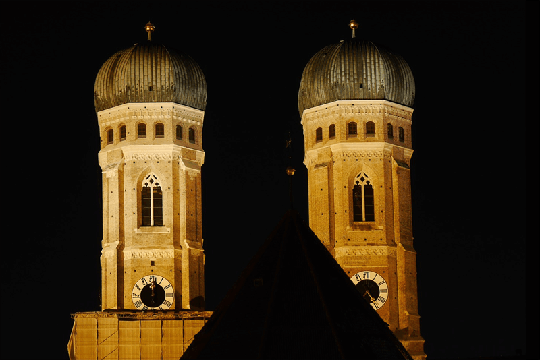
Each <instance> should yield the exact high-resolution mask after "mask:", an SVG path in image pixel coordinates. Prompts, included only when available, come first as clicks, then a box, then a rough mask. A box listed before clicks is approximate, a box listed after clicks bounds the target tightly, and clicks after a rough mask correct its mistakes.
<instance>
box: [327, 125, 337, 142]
mask: <svg viewBox="0 0 540 360" xmlns="http://www.w3.org/2000/svg"><path fill="white" fill-rule="evenodd" d="M335 137H336V124H332V125H330V126H329V127H328V138H330V139H333V138H335Z"/></svg>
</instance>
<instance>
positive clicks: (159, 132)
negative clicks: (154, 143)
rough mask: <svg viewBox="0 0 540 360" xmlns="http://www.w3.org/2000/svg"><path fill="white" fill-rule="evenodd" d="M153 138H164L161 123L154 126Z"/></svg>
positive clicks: (163, 128) (163, 129)
mask: <svg viewBox="0 0 540 360" xmlns="http://www.w3.org/2000/svg"><path fill="white" fill-rule="evenodd" d="M155 137H156V138H164V137H165V126H164V125H163V124H161V123H158V124H156V126H155Z"/></svg>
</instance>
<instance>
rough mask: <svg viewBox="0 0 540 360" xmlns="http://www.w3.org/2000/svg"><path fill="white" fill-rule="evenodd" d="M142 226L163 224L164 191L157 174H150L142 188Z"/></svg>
mask: <svg viewBox="0 0 540 360" xmlns="http://www.w3.org/2000/svg"><path fill="white" fill-rule="evenodd" d="M141 206H142V209H141V210H142V226H163V193H162V192H161V185H160V182H159V180H158V178H157V176H156V175H154V174H149V175H148V176H146V177H145V178H144V180H143V182H142V189H141Z"/></svg>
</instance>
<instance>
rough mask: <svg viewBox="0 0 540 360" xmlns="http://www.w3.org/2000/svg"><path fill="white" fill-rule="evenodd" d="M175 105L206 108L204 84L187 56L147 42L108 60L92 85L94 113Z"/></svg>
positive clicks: (197, 69)
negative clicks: (143, 104) (135, 106)
mask: <svg viewBox="0 0 540 360" xmlns="http://www.w3.org/2000/svg"><path fill="white" fill-rule="evenodd" d="M133 102H134V103H137V102H175V103H178V104H180V105H186V106H189V107H192V108H195V109H199V110H205V108H206V80H205V78H204V74H203V73H202V70H201V68H200V67H199V65H198V64H197V63H196V62H195V61H194V60H193V59H192V58H191V57H189V56H187V55H185V54H182V53H179V52H175V51H173V50H171V49H168V48H166V47H165V46H164V45H161V44H156V43H154V42H150V41H147V42H145V43H143V44H135V45H133V46H131V47H130V48H127V49H124V50H121V51H119V52H117V53H116V54H114V55H113V56H111V57H110V58H109V59H108V60H107V61H106V62H105V63H104V64H103V66H102V67H101V69H100V70H99V72H98V75H97V78H96V81H95V83H94V106H95V108H96V111H101V110H105V109H110V108H112V107H114V106H118V105H121V104H126V103H133Z"/></svg>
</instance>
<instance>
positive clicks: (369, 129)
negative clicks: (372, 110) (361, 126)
mask: <svg viewBox="0 0 540 360" xmlns="http://www.w3.org/2000/svg"><path fill="white" fill-rule="evenodd" d="M366 135H367V136H375V123H374V122H373V121H368V122H367V123H366Z"/></svg>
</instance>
